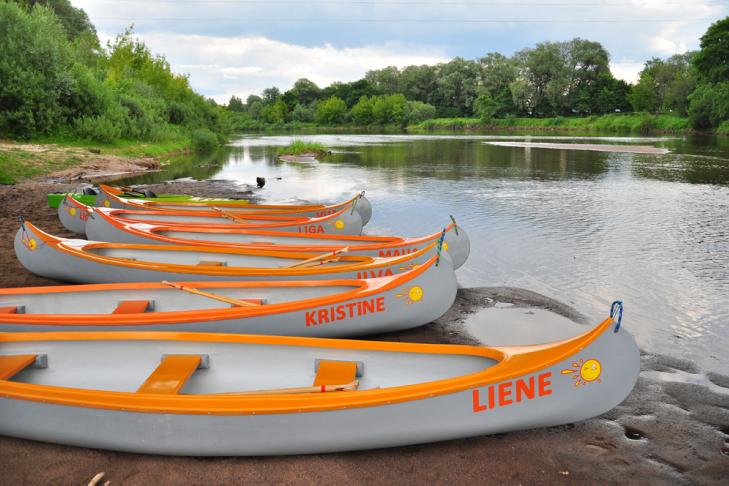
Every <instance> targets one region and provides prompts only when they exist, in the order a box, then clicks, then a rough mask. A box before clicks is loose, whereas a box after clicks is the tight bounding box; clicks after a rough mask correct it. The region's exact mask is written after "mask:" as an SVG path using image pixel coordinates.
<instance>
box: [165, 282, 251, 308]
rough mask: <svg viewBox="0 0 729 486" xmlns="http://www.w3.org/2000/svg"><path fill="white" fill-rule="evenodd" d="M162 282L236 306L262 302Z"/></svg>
mask: <svg viewBox="0 0 729 486" xmlns="http://www.w3.org/2000/svg"><path fill="white" fill-rule="evenodd" d="M162 284H163V285H169V286H170V287H174V288H176V289H178V290H182V291H183V292H189V293H191V294H195V295H200V296H202V297H207V298H209V299H214V300H219V301H220V302H226V303H228V304H231V305H234V306H236V307H252V306H257V305H261V303H262V301H261V300H260V299H250V300H241V299H234V298H232V297H226V296H224V295H218V294H214V293H212V292H206V291H204V290H199V289H195V288H192V287H187V286H185V285H180V284H176V283H173V282H168V281H167V280H162Z"/></svg>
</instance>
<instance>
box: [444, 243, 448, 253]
mask: <svg viewBox="0 0 729 486" xmlns="http://www.w3.org/2000/svg"><path fill="white" fill-rule="evenodd" d="M443 249H444V250H445V251H448V243H446V242H445V241H444V242H443Z"/></svg>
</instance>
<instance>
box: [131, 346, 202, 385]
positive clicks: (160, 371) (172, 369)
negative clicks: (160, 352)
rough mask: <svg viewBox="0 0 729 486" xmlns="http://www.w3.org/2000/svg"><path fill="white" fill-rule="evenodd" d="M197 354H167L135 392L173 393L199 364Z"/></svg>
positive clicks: (183, 383)
mask: <svg viewBox="0 0 729 486" xmlns="http://www.w3.org/2000/svg"><path fill="white" fill-rule="evenodd" d="M200 360H201V358H200V356H199V355H182V354H178V355H169V356H165V357H164V358H162V362H161V363H160V364H159V366H157V369H155V370H154V371H153V372H152V374H151V375H149V378H147V380H146V381H145V382H144V383H143V384H142V386H140V387H139V389H138V390H137V393H156V394H175V393H177V392H179V391H180V390H181V389H182V387H183V386H185V383H186V382H187V380H188V379H189V378H190V376H191V375H192V374H193V373H194V372H195V370H196V369H197V368H198V366H200Z"/></svg>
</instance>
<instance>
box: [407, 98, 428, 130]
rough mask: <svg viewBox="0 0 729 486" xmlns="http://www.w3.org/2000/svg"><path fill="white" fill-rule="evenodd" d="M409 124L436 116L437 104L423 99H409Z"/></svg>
mask: <svg viewBox="0 0 729 486" xmlns="http://www.w3.org/2000/svg"><path fill="white" fill-rule="evenodd" d="M405 111H406V113H407V120H405V122H406V123H407V124H410V123H420V122H424V121H425V120H430V119H431V118H435V106H433V105H429V104H427V103H423V102H422V101H408V103H407V106H406V110H405Z"/></svg>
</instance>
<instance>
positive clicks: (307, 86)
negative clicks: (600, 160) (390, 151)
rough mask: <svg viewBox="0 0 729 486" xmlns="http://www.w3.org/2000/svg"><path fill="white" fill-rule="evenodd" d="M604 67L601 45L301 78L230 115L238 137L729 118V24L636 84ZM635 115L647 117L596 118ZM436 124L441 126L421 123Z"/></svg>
mask: <svg viewBox="0 0 729 486" xmlns="http://www.w3.org/2000/svg"><path fill="white" fill-rule="evenodd" d="M609 61H610V56H609V54H608V52H607V51H606V50H605V48H603V47H602V45H600V44H599V43H598V42H592V41H588V40H584V39H573V40H571V41H568V42H543V43H540V44H537V45H536V46H535V47H533V48H528V49H523V50H521V51H518V52H516V53H515V54H514V55H513V56H511V57H506V56H504V55H502V54H499V53H489V54H487V55H485V56H484V57H482V58H480V59H476V60H466V59H462V58H455V59H453V60H451V61H450V62H447V63H443V64H438V65H435V66H407V67H405V68H403V69H398V68H396V67H392V66H391V67H387V68H384V69H379V70H375V71H369V72H368V73H367V74H366V75H365V77H364V78H363V79H360V80H358V81H354V82H351V83H333V84H332V85H330V86H328V87H326V88H319V87H318V86H317V85H316V84H314V83H313V82H311V81H309V80H308V79H300V80H298V81H297V82H296V83H295V84H294V86H293V87H292V88H291V89H290V90H288V91H286V92H284V93H281V91H280V90H279V89H278V88H269V89H267V90H264V92H263V93H262V95H261V96H255V95H252V96H249V97H248V99H247V100H246V102H245V103H244V102H243V101H242V100H241V99H240V98H237V97H235V96H234V97H232V98H231V100H230V102H229V104H228V109H229V110H231V111H233V112H235V113H236V116H235V124H236V126H237V128H242V129H250V128H262V127H285V126H297V125H300V124H306V123H317V124H319V125H338V124H347V123H349V124H354V125H358V126H367V125H390V126H406V125H415V124H419V126H421V127H429V126H432V127H436V126H443V127H452V128H457V127H473V126H474V125H478V124H479V123H477V122H479V121H480V124H483V123H486V124H488V125H491V126H503V125H504V124H505V123H508V122H509V120H512V121H515V120H520V121H519V122H518V123H519V126H524V125H527V126H541V124H539V123H525V122H524V120H526V119H542V118H547V117H549V118H552V119H555V120H557V121H556V122H555V123H556V126H568V125H570V126H571V125H575V126H581V124H579V123H577V124H570V123H567V122H566V120H568V119H570V118H576V117H589V119H590V120H591V121H590V122H589V123H586V124H584V125H585V126H592V125H594V124H596V123H597V124H598V125H600V126H603V125H604V126H606V127H614V128H615V129H619V128H622V127H632V128H634V129H642V130H646V129H650V128H652V127H654V126H655V125H656V123H655V121H656V120H671V122H670V123H667V126H668V127H673V128H665V129H684V128H686V126H685V123H683V122H676V120H677V118H676V115H678V116H681V117H686V116H688V118H689V120H690V122H691V126H692V127H694V128H699V129H706V128H716V127H718V126H719V125H721V123H722V122H724V121H727V120H729V102H727V100H728V99H729V96H727V94H728V93H729V18H727V19H724V20H721V21H719V22H716V23H715V24H713V25H712V26H711V27H710V28H709V30H708V31H707V32H706V34H705V35H704V36H703V37H702V38H701V49H700V50H699V51H698V52H689V53H686V54H679V55H675V56H672V57H669V58H668V59H657V58H654V59H651V60H649V61H647V62H646V63H645V66H644V68H643V70H642V71H641V73H640V77H639V80H638V82H637V83H636V84H635V85H630V84H628V83H626V82H625V81H622V80H619V79H616V78H615V77H614V76H613V75H612V73H611V72H610V67H609ZM631 111H635V112H641V113H643V115H639V116H624V117H616V116H612V117H602V118H601V117H600V115H609V114H615V113H625V112H631ZM657 115H660V117H657ZM436 118H437V119H439V120H440V119H442V120H444V121H443V123H423V122H425V121H426V120H431V119H436ZM453 120H460V121H458V122H453ZM596 120H600V121H599V123H598V122H596ZM515 123H516V122H515ZM659 125H660V123H659ZM655 128H658V127H655Z"/></svg>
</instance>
